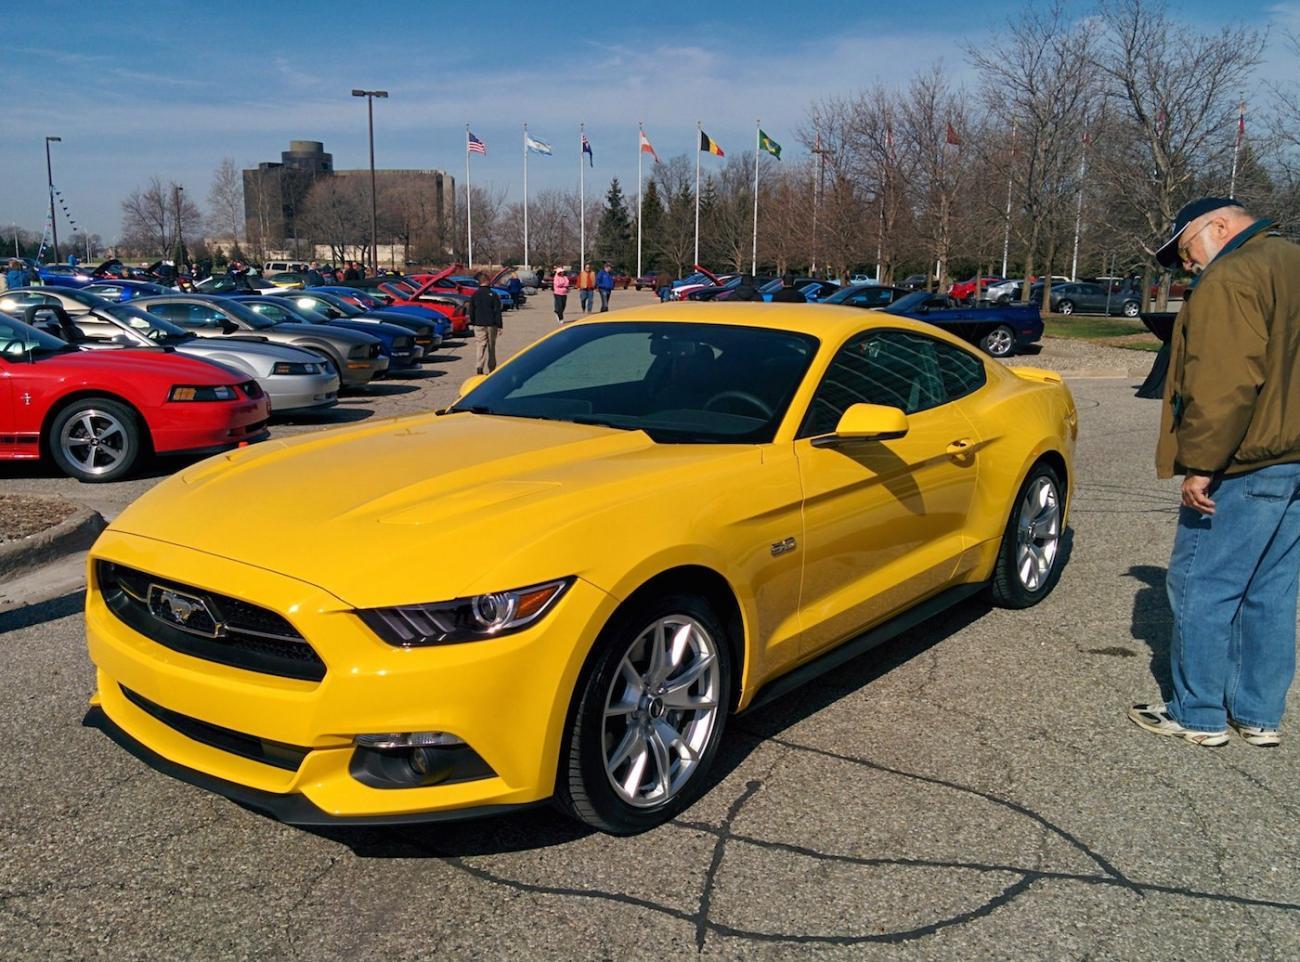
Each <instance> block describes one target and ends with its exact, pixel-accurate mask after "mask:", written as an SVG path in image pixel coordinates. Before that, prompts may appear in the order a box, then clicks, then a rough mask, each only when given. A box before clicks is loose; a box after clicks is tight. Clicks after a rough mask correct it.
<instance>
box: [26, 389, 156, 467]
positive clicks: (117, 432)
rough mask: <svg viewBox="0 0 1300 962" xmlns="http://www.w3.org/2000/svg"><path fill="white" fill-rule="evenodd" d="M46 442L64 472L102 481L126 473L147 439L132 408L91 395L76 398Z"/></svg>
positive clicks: (53, 427)
mask: <svg viewBox="0 0 1300 962" xmlns="http://www.w3.org/2000/svg"><path fill="white" fill-rule="evenodd" d="M45 443H46V445H47V449H48V450H49V452H50V456H51V457H52V458H53V459H54V463H55V464H57V465H58V466H59V470H61V471H62V472H63V473H64V474H66V475H68V476H69V477H73V478H76V479H77V480H78V481H82V482H86V483H88V484H99V483H103V482H108V481H117V480H118V479H120V478H123V477H125V476H126V475H127V474H128V473H129V472H130V471H131V469H132V468H133V467H134V466H135V463H136V461H137V460H138V459H139V457H140V454H141V452H142V451H143V450H144V447H145V444H146V440H145V431H144V429H143V428H142V427H141V425H140V420H139V418H138V417H137V416H136V413H135V411H133V410H132V409H131V408H129V407H127V406H126V405H125V404H123V403H121V402H120V401H114V400H111V399H109V398H106V397H88V398H81V399H80V400H77V401H73V402H72V403H71V404H69V405H68V406H67V407H66V408H64V409H63V410H62V411H60V412H59V413H58V415H57V416H56V417H55V418H54V420H53V422H51V424H50V433H49V436H48V437H47V438H46V439H45Z"/></svg>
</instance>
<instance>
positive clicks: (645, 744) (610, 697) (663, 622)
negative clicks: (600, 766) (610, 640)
mask: <svg viewBox="0 0 1300 962" xmlns="http://www.w3.org/2000/svg"><path fill="white" fill-rule="evenodd" d="M717 646H718V642H717V640H716V639H714V638H713V636H712V635H710V634H709V632H708V631H707V630H706V629H705V628H704V626H703V625H701V624H700V623H699V622H698V621H696V620H695V619H694V618H691V617H689V616H687V615H668V616H666V617H664V618H659V619H658V620H656V621H654V622H652V623H651V624H649V625H647V626H646V627H645V628H644V629H642V631H641V632H640V634H638V635H637V636H636V638H635V639H634V640H633V641H632V644H631V645H629V646H628V649H627V651H626V652H625V653H624V655H623V659H622V661H621V662H620V663H619V670H618V674H617V675H615V676H614V679H613V680H612V681H611V682H610V686H609V693H608V694H607V695H606V696H605V717H604V745H603V748H602V751H603V753H604V757H605V775H606V777H607V778H608V779H609V783H610V785H611V786H612V787H613V789H614V792H615V793H616V794H617V795H618V797H619V799H621V800H622V801H624V802H626V803H627V804H629V805H632V806H635V807H636V808H650V807H653V806H657V805H662V804H663V803H664V802H667V801H668V800H669V799H671V798H673V797H674V796H676V795H677V793H678V792H680V791H681V789H682V787H683V786H684V785H685V784H686V783H687V781H689V780H690V778H691V776H692V775H694V774H695V770H696V768H697V767H698V766H699V763H700V758H701V756H702V755H703V754H704V751H705V749H706V747H707V746H708V744H709V738H710V737H711V735H712V734H713V729H714V726H715V725H716V724H717V719H718V712H719V710H720V705H719V701H718V696H719V692H720V691H721V685H722V674H721V666H720V664H719V661H718V648H717Z"/></svg>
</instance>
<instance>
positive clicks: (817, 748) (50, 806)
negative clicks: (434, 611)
mask: <svg viewBox="0 0 1300 962" xmlns="http://www.w3.org/2000/svg"><path fill="white" fill-rule="evenodd" d="M547 300H549V297H548V298H547ZM573 300H576V298H575V299H573ZM634 300H635V301H644V300H647V298H646V296H645V295H637V294H635V293H634V292H627V293H626V294H624V293H623V292H617V293H616V294H615V305H614V306H620V303H619V302H620V301H621V302H622V303H623V304H628V303H631V302H633V301H634ZM545 306H546V305H545V304H543V303H542V299H540V298H538V299H536V300H535V301H534V302H533V303H532V304H531V305H530V306H529V308H528V309H526V310H525V311H524V312H522V313H521V314H519V315H515V316H511V315H507V316H506V323H507V329H506V333H505V336H504V339H503V341H502V343H501V347H502V350H503V353H508V352H510V351H513V350H516V349H518V348H519V347H520V346H522V345H523V344H525V343H527V342H528V341H530V340H532V338H533V337H535V336H537V334H538V333H540V332H541V331H542V330H544V329H546V327H547V326H548V325H549V324H551V323H553V321H552V320H550V319H549V316H548V313H547V311H546V310H545ZM442 357H443V359H442V360H441V361H439V362H437V363H435V364H433V365H429V366H427V367H426V368H425V370H424V371H422V372H421V373H420V374H419V375H417V376H415V377H412V378H410V379H407V380H400V381H389V382H383V383H381V384H380V385H378V386H376V388H375V389H374V393H373V395H370V396H366V395H362V396H357V397H350V398H347V399H345V402H344V403H343V404H341V405H340V406H339V408H338V409H337V410H336V412H335V414H334V415H330V416H327V418H325V419H321V420H327V421H328V420H335V419H337V420H339V421H347V420H361V419H364V418H369V417H382V416H387V415H392V414H400V413H407V412H410V411H415V410H423V409H426V408H427V407H429V406H437V405H440V404H445V403H447V402H448V401H450V400H451V399H452V398H453V397H454V396H455V393H456V387H457V386H458V385H459V384H460V382H461V380H462V379H463V378H464V377H465V376H467V374H469V373H472V370H473V356H472V342H467V343H466V344H465V345H464V346H461V347H457V346H454V345H449V346H448V348H447V349H444V351H443V352H442ZM1135 383H1136V382H1135V380H1134V379H1131V378H1078V379H1073V380H1071V381H1070V384H1071V387H1072V389H1073V390H1074V393H1075V397H1076V400H1077V402H1078V405H1079V408H1080V419H1081V435H1080V443H1079V450H1078V463H1077V474H1078V476H1077V479H1076V492H1075V500H1074V506H1073V513H1072V519H1071V520H1072V539H1071V541H1070V556H1069V562H1068V566H1067V567H1066V569H1065V573H1064V576H1063V578H1062V580H1061V583H1060V586H1059V587H1058V589H1057V590H1056V592H1055V593H1054V594H1053V595H1052V596H1051V597H1050V598H1049V599H1048V600H1047V601H1046V602H1045V603H1043V604H1042V605H1040V606H1039V607H1037V608H1034V609H1031V610H1029V611H1022V612H1008V611H1001V610H991V609H988V608H987V607H985V606H983V605H982V604H980V603H974V602H973V603H968V604H966V605H963V606H961V607H959V608H957V609H954V610H951V611H949V612H948V613H947V614H945V615H944V616H941V617H940V618H939V619H937V620H935V621H933V622H930V623H928V624H926V625H925V626H923V627H922V628H921V629H919V630H917V631H914V632H912V633H910V634H908V635H906V636H904V637H902V638H900V639H898V640H896V641H895V642H893V643H891V644H889V645H887V646H885V647H883V648H880V649H877V650H876V651H875V652H873V653H871V654H869V655H867V656H865V657H863V658H860V659H858V660H857V661H855V662H852V663H851V664H850V665H848V666H847V667H846V668H845V669H843V670H841V671H840V672H838V673H836V674H834V675H832V676H829V677H826V678H823V679H822V680H820V681H818V682H815V683H813V684H812V685H810V686H808V687H805V688H804V689H801V690H800V691H798V692H796V693H794V694H792V695H789V696H787V697H786V698H784V699H783V700H781V701H778V702H776V703H775V704H773V705H770V706H769V707H767V708H766V709H762V710H760V711H758V712H756V713H753V714H749V715H745V716H741V717H740V718H738V719H735V720H734V721H733V723H732V724H731V725H729V726H728V732H727V740H726V743H725V744H724V746H723V751H722V754H721V755H720V757H719V764H718V767H717V770H716V771H715V773H714V784H713V786H712V788H711V789H710V791H709V792H708V793H707V794H706V795H705V797H704V798H703V799H702V800H701V801H700V802H698V803H697V804H696V805H695V806H694V807H692V808H691V809H690V810H688V811H687V812H686V813H685V814H684V815H683V816H682V817H681V818H679V819H678V820H677V821H675V822H674V823H671V824H669V825H667V826H664V827H663V828H660V829H658V830H656V831H653V832H650V833H647V834H645V835H642V836H639V837H636V838H631V839H615V838H610V837H607V836H603V835H597V834H590V833H588V832H586V831H584V830H582V829H580V828H578V827H577V826H575V825H573V824H571V823H570V822H568V821H567V820H565V819H563V818H562V817H560V816H559V815H556V814H553V813H551V812H550V811H549V810H546V809H539V810H535V811H530V812H525V813H521V814H517V815H512V816H508V817H502V818H497V819H492V820H484V821H479V822H468V823H459V824H441V825H434V826H429V827H401V828H394V829H352V830H330V831H320V832H311V831H304V830H300V829H294V828H289V827H286V826H283V825H280V824H278V823H275V822H272V821H270V820H268V819H266V818H264V817H262V816H259V815H256V814H253V813H250V812H247V811H245V810H243V809H241V808H239V807H237V806H235V805H233V804H232V803H230V802H227V801H225V800H223V799H221V798H217V797H215V796H211V795H208V794H205V793H203V792H202V791H200V790H198V789H194V788H191V787H189V786H187V785H184V784H181V783H179V782H176V781H174V780H172V779H169V778H167V777H165V776H163V775H160V774H157V773H155V772H154V771H152V770H150V769H148V768H146V767H145V766H144V765H143V764H141V763H140V762H138V761H136V760H135V759H134V758H133V757H132V756H130V755H128V754H127V753H125V752H123V751H121V750H119V749H118V748H117V747H116V746H114V745H113V744H112V743H110V742H109V741H108V740H107V739H106V738H105V737H104V736H103V735H101V734H100V733H99V732H97V731H94V730H90V729H85V728H82V727H81V726H80V720H81V717H82V715H83V714H84V711H85V707H86V699H87V697H88V695H89V693H90V691H91V689H92V687H93V675H92V672H91V668H90V665H89V663H88V661H87V658H86V655H85V650H84V643H83V639H82V619H81V615H80V607H81V593H80V592H79V591H76V590H72V591H64V592H63V593H60V594H56V595H55V596H54V597H51V598H48V599H46V600H42V601H39V602H37V603H34V604H27V605H25V606H22V607H12V606H11V607H8V608H0V647H2V649H3V656H4V660H5V666H6V668H5V670H4V672H3V673H0V704H2V705H4V706H5V710H4V712H3V713H2V714H0V955H3V956H4V957H6V958H41V959H62V958H89V957H113V958H141V957H189V958H205V959H206V958H231V957H239V958H244V957H248V958H276V959H279V958H289V957H293V958H298V957H305V958H355V957H363V958H369V957H386V958H427V957H433V956H439V957H450V958H528V957H538V958H542V957H545V958H557V957H558V958H581V959H603V958H614V957H617V958H620V959H640V958H647V959H648V958H655V959H660V958H665V957H667V958H681V957H690V956H695V955H697V954H698V955H703V956H707V957H720V958H746V959H749V958H778V957H788V956H793V955H795V954H799V955H816V956H818V957H827V958H832V957H841V956H844V957H850V956H851V957H855V958H872V957H884V958H891V959H893V958H899V959H931V958H975V957H990V958H1011V957H1015V958H1051V959H1082V958H1131V959H1150V958H1161V959H1171V958H1172V959H1176V958H1206V959H1211V958H1226V957H1243V958H1252V959H1294V958H1296V957H1300V842H1298V841H1297V828H1296V825H1297V821H1296V819H1297V818H1298V817H1300V803H1298V802H1297V798H1296V792H1295V785H1296V784H1297V776H1298V775H1300V772H1298V771H1297V767H1298V766H1297V764H1296V758H1297V755H1296V752H1295V751H1294V739H1295V738H1296V737H1297V736H1296V734H1295V732H1294V731H1290V732H1288V731H1287V726H1286V725H1284V736H1285V737H1287V738H1289V739H1290V740H1289V741H1284V744H1283V747H1282V748H1281V749H1278V750H1273V751H1265V750H1260V749H1254V748H1250V747H1248V746H1246V745H1245V744H1244V743H1243V742H1241V741H1239V740H1236V739H1234V740H1233V741H1232V742H1231V743H1230V744H1229V746H1228V747H1226V748H1224V749H1220V750H1217V751H1216V750H1208V749H1201V748H1196V747H1193V746H1191V745H1189V744H1187V743H1185V742H1182V741H1174V740H1168V739H1158V738H1155V737H1153V736H1151V735H1147V734H1145V733H1142V732H1140V731H1139V730H1138V729H1137V728H1135V727H1133V726H1132V725H1131V724H1130V723H1129V722H1127V721H1126V720H1125V719H1124V717H1123V711H1124V708H1125V707H1126V706H1127V705H1128V704H1129V703H1130V702H1132V701H1145V700H1149V699H1152V698H1154V697H1155V696H1156V695H1157V692H1158V687H1157V679H1158V678H1160V677H1162V676H1163V675H1164V670H1163V663H1164V655H1165V652H1166V648H1167V644H1168V634H1169V612H1168V607H1167V604H1166V602H1165V600H1164V590H1163V581H1164V572H1165V565H1166V562H1167V560H1168V554H1169V548H1170V545H1171V543H1172V538H1173V525H1174V519H1175V515H1176V503H1177V498H1176V486H1175V485H1174V484H1173V483H1172V482H1158V481H1156V480H1154V472H1153V468H1152V448H1153V445H1154V435H1155V430H1156V421H1157V415H1158V410H1157V406H1156V405H1155V404H1154V402H1148V401H1139V400H1136V399H1134V398H1133V396H1132V395H1133V386H1134V384H1135ZM318 426H319V424H317V423H300V424H291V425H281V426H279V427H278V428H277V430H279V431H282V432H295V431H301V430H312V429H315V428H316V427H318ZM164 467H166V466H164ZM158 476H161V474H160V472H155V473H154V476H152V477H144V478H141V479H137V480H133V481H129V482H125V483H122V484H118V485H112V486H88V485H77V484H76V483H75V482H70V481H67V480H66V479H62V478H58V477H56V476H54V474H53V473H52V472H49V471H46V470H42V469H36V468H24V469H15V468H11V467H8V468H0V491H5V492H8V491H23V492H57V493H60V494H64V495H66V496H68V497H71V498H74V499H75V500H78V501H81V502H83V503H87V504H91V505H92V506H95V507H98V508H99V509H100V510H103V511H105V512H106V513H108V514H112V513H114V512H115V510H120V507H121V506H122V505H124V504H125V503H127V502H129V501H130V500H131V499H132V498H133V497H135V496H136V495H138V494H139V493H140V492H141V491H143V490H145V489H146V488H147V487H148V486H149V485H151V484H153V483H155V482H156V480H157V477H158ZM1153 672H1154V675H1153ZM1294 707H1295V706H1294V705H1293V711H1294Z"/></svg>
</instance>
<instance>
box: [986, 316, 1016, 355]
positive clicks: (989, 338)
mask: <svg viewBox="0 0 1300 962" xmlns="http://www.w3.org/2000/svg"><path fill="white" fill-rule="evenodd" d="M1015 346H1016V332H1015V331H1013V330H1011V328H1010V327H1008V326H1007V325H1006V324H999V325H998V326H997V327H995V328H993V330H991V331H989V332H988V333H987V334H985V335H984V336H983V337H981V338H980V347H982V348H983V349H984V350H985V352H987V353H988V354H989V355H991V356H992V357H1009V356H1010V355H1011V352H1012V351H1013V350H1014V349H1015Z"/></svg>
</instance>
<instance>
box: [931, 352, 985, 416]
mask: <svg viewBox="0 0 1300 962" xmlns="http://www.w3.org/2000/svg"><path fill="white" fill-rule="evenodd" d="M934 354H935V360H936V361H937V362H938V364H939V376H940V378H942V380H943V393H944V394H945V395H946V396H947V400H949V401H955V400H957V399H958V398H961V397H965V396H966V395H967V394H972V393H974V392H975V391H978V390H979V389H980V388H982V387H983V386H984V382H985V380H986V375H985V373H984V362H983V361H981V360H980V359H979V358H978V357H976V356H975V355H974V354H971V353H970V352H969V351H963V350H962V349H961V348H959V347H957V346H956V345H955V344H946V343H944V342H943V341H935V342H934Z"/></svg>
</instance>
